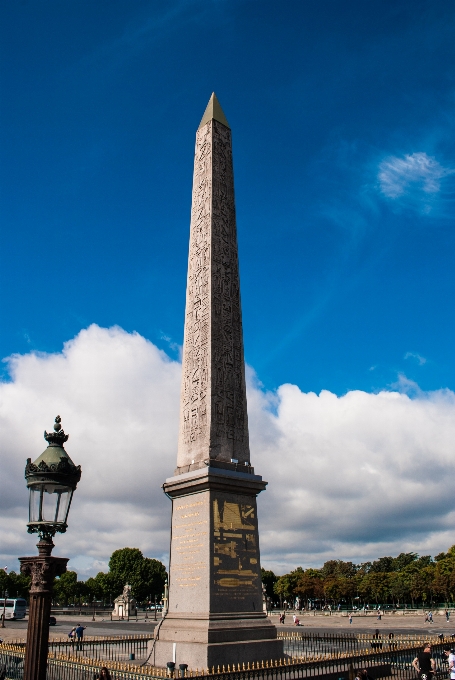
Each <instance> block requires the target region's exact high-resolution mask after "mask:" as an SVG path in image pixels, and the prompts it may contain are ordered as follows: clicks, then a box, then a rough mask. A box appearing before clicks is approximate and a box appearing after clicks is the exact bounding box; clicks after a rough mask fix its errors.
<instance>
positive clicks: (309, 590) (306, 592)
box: [295, 569, 324, 603]
mask: <svg viewBox="0 0 455 680" xmlns="http://www.w3.org/2000/svg"><path fill="white" fill-rule="evenodd" d="M295 592H296V594H297V595H300V597H303V599H304V600H306V601H307V603H308V600H313V599H317V598H320V597H323V595H324V581H323V578H322V576H321V573H320V571H318V570H317V569H307V570H306V571H305V572H304V573H303V574H301V575H300V576H299V578H298V581H297V584H296V587H295Z"/></svg>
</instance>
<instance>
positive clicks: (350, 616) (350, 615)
mask: <svg viewBox="0 0 455 680" xmlns="http://www.w3.org/2000/svg"><path fill="white" fill-rule="evenodd" d="M351 623H352V614H351V613H350V614H349V625H351Z"/></svg>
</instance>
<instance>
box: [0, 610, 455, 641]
mask: <svg viewBox="0 0 455 680" xmlns="http://www.w3.org/2000/svg"><path fill="white" fill-rule="evenodd" d="M452 616H453V615H452ZM56 618H57V625H56V626H52V627H51V628H50V631H49V632H50V638H51V639H58V638H62V637H65V638H66V636H67V635H68V632H69V631H70V630H71V628H72V627H73V626H74V625H77V624H78V623H82V625H83V626H86V631H85V635H88V636H105V637H110V636H116V635H134V634H144V633H148V634H152V632H153V629H154V627H155V625H156V622H155V621H153V620H150V619H148V620H144V618H141V619H139V621H138V622H137V623H136V621H135V620H132V621H110V620H109V619H105V620H103V618H102V617H97V618H96V621H95V622H93V621H92V620H91V617H90V616H78V615H77V616H66V615H65V616H58V617H56ZM299 618H300V621H301V623H302V624H303V625H301V626H299V627H297V626H294V625H293V624H292V613H291V614H289V613H287V614H286V623H285V625H282V624H280V623H279V622H278V615H275V614H274V615H272V616H271V620H272V623H274V624H275V625H276V626H277V628H278V630H283V631H287V632H288V631H294V632H297V631H300V632H302V633H368V632H371V633H372V632H374V631H375V630H376V628H378V629H379V630H380V631H381V632H382V631H384V633H390V632H394V633H397V634H400V633H418V634H425V633H426V632H428V634H431V635H439V633H443V634H444V636H445V637H449V636H450V635H452V634H453V633H455V617H454V616H453V621H450V622H448V623H447V622H446V620H445V616H440V615H438V614H436V615H435V616H434V623H433V624H430V623H425V622H424V615H423V614H418V615H415V614H412V615H409V614H407V615H405V616H403V615H401V614H399V615H398V614H385V615H383V616H382V617H381V621H378V620H377V616H376V614H374V613H372V612H370V613H369V614H367V615H355V616H354V617H353V621H352V624H350V623H349V618H348V617H347V616H341V615H339V614H338V613H336V614H333V615H332V616H325V615H324V614H321V613H318V614H317V615H316V616H314V615H312V614H311V615H308V614H307V615H305V616H303V617H302V616H299ZM26 629H27V620H26V619H24V620H22V621H8V620H6V622H5V628H0V639H3V640H5V641H8V640H17V639H22V640H23V639H25V636H26V632H27V631H26Z"/></svg>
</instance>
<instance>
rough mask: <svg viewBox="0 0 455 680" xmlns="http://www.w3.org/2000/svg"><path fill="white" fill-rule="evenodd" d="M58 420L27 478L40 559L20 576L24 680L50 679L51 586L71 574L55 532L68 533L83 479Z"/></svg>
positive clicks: (25, 562) (31, 560) (30, 561)
mask: <svg viewBox="0 0 455 680" xmlns="http://www.w3.org/2000/svg"><path fill="white" fill-rule="evenodd" d="M60 423H61V418H60V416H57V417H56V419H55V424H54V432H49V433H47V432H46V431H45V432H44V439H45V440H46V441H47V442H48V447H47V449H46V450H45V451H44V452H43V453H42V454H41V455H40V456H39V457H38V458H37V459H36V460H35V462H34V463H32V461H31V459H30V458H28V460H27V465H26V466H25V479H26V480H27V487H28V489H29V492H30V498H29V522H28V525H27V526H28V532H29V533H31V534H33V533H37V534H38V536H39V539H40V540H39V541H38V543H37V548H38V555H37V556H34V557H20V558H19V562H20V563H21V573H22V574H26V575H27V576H30V577H31V587H30V608H29V617H28V628H27V644H26V648H25V661H24V676H23V678H24V680H46V669H47V653H48V644H49V617H50V613H51V600H52V584H53V580H54V577H55V576H61V574H64V573H65V572H66V564H67V562H68V558H66V557H52V556H51V553H52V548H53V547H54V543H53V541H52V538H53V537H54V536H55V534H56V533H65V531H66V529H67V527H68V525H67V519H68V513H69V509H70V505H71V499H72V497H73V493H74V490H75V489H76V486H77V483H78V482H79V480H80V478H81V467H80V465H78V466H76V465H74V463H73V461H72V460H71V458H70V457H69V456H68V454H67V453H66V451H65V449H64V448H63V444H64V443H65V442H66V441H67V440H68V436H69V435H67V434H65V432H64V431H63V430H62V426H61V424H60Z"/></svg>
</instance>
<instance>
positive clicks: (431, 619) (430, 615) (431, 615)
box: [428, 612, 433, 623]
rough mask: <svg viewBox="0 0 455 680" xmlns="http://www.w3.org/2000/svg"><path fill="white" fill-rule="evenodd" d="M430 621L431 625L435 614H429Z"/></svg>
mask: <svg viewBox="0 0 455 680" xmlns="http://www.w3.org/2000/svg"><path fill="white" fill-rule="evenodd" d="M428 620H429V622H430V623H433V612H428Z"/></svg>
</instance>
